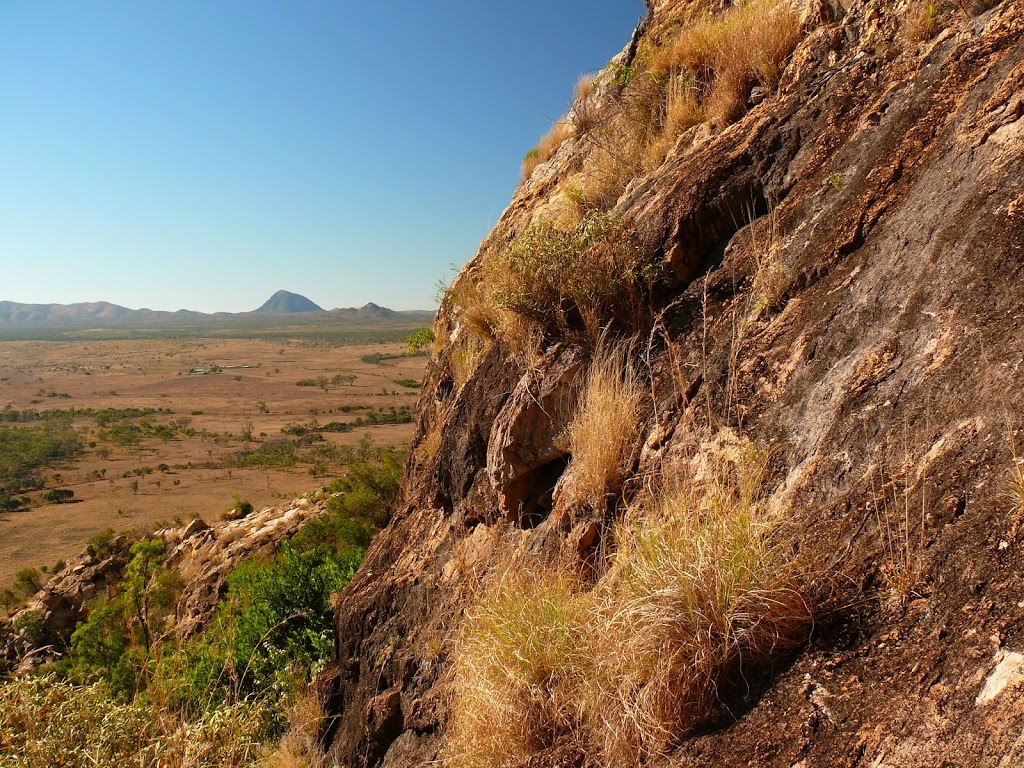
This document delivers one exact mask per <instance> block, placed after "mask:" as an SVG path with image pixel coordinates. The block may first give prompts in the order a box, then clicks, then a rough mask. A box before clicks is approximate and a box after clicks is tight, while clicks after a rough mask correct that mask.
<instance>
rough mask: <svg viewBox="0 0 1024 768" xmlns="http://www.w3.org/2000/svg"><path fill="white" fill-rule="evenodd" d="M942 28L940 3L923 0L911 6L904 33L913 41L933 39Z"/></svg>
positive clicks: (919, 41) (920, 41)
mask: <svg viewBox="0 0 1024 768" xmlns="http://www.w3.org/2000/svg"><path fill="white" fill-rule="evenodd" d="M941 29H942V17H941V15H940V13H939V5H938V3H936V2H932V0H923V1H920V2H916V3H914V4H913V5H911V6H910V10H909V11H908V15H907V20H906V25H905V26H904V29H903V33H904V34H905V35H906V37H907V40H909V41H910V42H912V43H923V42H925V41H927V40H931V39H932V38H933V37H935V35H937V34H938V33H939V30H941Z"/></svg>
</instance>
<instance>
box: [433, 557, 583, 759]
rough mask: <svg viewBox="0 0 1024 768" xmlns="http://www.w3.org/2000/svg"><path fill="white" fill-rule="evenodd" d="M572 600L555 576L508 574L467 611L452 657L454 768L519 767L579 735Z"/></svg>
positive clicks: (448, 750)
mask: <svg viewBox="0 0 1024 768" xmlns="http://www.w3.org/2000/svg"><path fill="white" fill-rule="evenodd" d="M575 600H576V597H575V595H574V589H573V587H572V585H571V584H570V583H569V582H568V581H567V580H565V579H564V578H562V577H560V576H559V575H557V574H553V573H547V572H545V573H538V574H528V573H524V574H511V573H507V574H505V575H503V576H502V577H501V578H499V579H498V580H497V583H495V584H494V585H493V586H492V587H491V588H490V589H489V590H488V591H487V592H486V593H484V594H483V595H482V596H481V597H480V599H479V600H478V601H477V602H476V604H475V605H474V606H473V607H472V608H471V609H470V610H469V611H468V613H467V614H466V617H465V619H464V621H463V625H462V631H461V633H460V636H459V639H458V642H457V644H456V648H455V651H454V654H453V656H454V659H455V664H454V685H453V689H454V691H455V695H454V697H453V699H452V708H451V718H450V720H449V726H448V732H447V735H446V739H445V758H446V759H447V763H448V764H449V765H450V766H452V768H477V767H478V766H479V767H482V766H488V767H489V768H501V767H502V766H508V765H516V764H519V763H520V762H522V761H523V760H524V759H526V758H528V757H529V756H530V755H532V754H534V753H536V752H538V751H540V750H543V749H545V748H547V747H550V746H552V745H553V744H554V742H555V740H556V739H557V738H559V737H560V736H562V735H563V734H565V733H568V732H572V731H573V730H574V724H573V720H574V714H573V710H572V699H571V688H572V681H571V679H570V678H569V677H568V676H569V675H570V674H571V673H572V670H574V669H575V668H576V666H577V663H576V662H574V661H572V660H571V659H572V657H573V656H574V655H575V654H577V653H578V651H579V647H580V645H579V641H578V637H577V628H576V618H575V616H576V611H575V608H574V603H575Z"/></svg>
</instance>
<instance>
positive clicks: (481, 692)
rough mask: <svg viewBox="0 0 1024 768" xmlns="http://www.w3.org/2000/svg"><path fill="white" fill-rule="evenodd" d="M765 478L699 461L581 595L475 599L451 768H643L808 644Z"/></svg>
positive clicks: (539, 591)
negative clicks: (531, 762) (554, 766)
mask: <svg viewBox="0 0 1024 768" xmlns="http://www.w3.org/2000/svg"><path fill="white" fill-rule="evenodd" d="M766 465H767V460H766V457H765V456H764V454H762V453H760V452H759V451H757V450H756V449H755V448H754V446H753V445H751V444H750V443H749V442H746V441H742V440H732V441H731V442H726V444H725V447H724V448H723V447H717V448H708V449H705V451H704V452H703V453H702V454H700V455H699V456H697V457H696V460H695V461H694V463H693V465H692V466H693V469H692V470H691V471H689V472H687V473H685V474H683V475H682V476H680V477H676V478H674V479H671V480H665V481H663V483H662V484H661V486H660V487H658V488H655V489H653V490H651V491H650V492H649V494H648V496H647V497H646V499H645V500H644V501H642V502H641V503H638V504H637V505H636V506H635V507H634V509H633V510H632V514H631V515H630V516H629V519H628V520H627V522H625V523H623V524H621V525H620V526H619V527H618V529H617V531H616V540H617V542H618V550H617V552H616V554H615V556H614V559H613V561H612V564H611V567H610V568H609V570H608V572H607V573H606V574H605V575H604V576H603V577H602V578H601V580H600V581H599V582H598V583H597V585H596V586H595V587H594V588H593V589H592V590H591V591H589V592H580V591H578V589H577V585H576V584H574V583H573V582H571V581H568V580H566V579H564V578H561V577H559V576H557V575H552V574H545V575H543V576H530V575H521V576H508V575H506V577H505V578H504V579H502V580H501V581H500V582H499V584H498V585H497V586H496V588H495V589H493V590H491V591H490V592H488V593H485V594H484V595H482V596H481V598H480V600H479V601H478V603H477V604H476V606H475V607H474V608H473V610H471V611H470V613H469V615H468V617H467V619H466V622H465V624H464V626H463V629H462V635H461V639H460V641H459V643H458V644H457V647H456V652H455V654H454V658H455V670H456V672H455V685H454V691H455V697H454V702H453V712H454V717H453V726H452V728H451V730H450V731H449V735H448V742H447V751H448V757H449V760H450V761H451V764H452V765H454V766H456V768H476V767H477V766H480V767H481V768H482V766H504V765H509V764H516V763H520V762H522V761H524V760H525V759H527V758H529V757H530V756H531V755H533V754H535V753H537V752H538V751H540V750H543V749H546V748H548V747H551V746H552V745H555V744H567V743H568V744H575V745H577V746H579V747H581V748H582V749H583V750H584V751H586V752H587V753H588V754H589V755H590V757H591V759H592V760H593V761H594V764H596V765H616V766H627V765H637V764H639V763H641V762H644V761H645V760H648V759H650V758H654V757H657V756H659V755H663V754H665V753H666V752H667V751H668V750H669V749H671V748H672V746H674V745H675V744H677V743H678V741H679V740H680V739H681V738H683V737H684V736H685V735H686V734H687V733H688V732H690V731H692V730H693V729H695V728H697V727H700V726H701V725H704V724H707V723H709V722H712V721H714V720H715V719H717V718H719V717H721V716H722V714H723V711H724V705H723V703H722V702H723V701H727V700H728V699H729V698H730V697H732V696H736V695H741V694H743V693H745V692H747V690H748V686H749V685H751V684H756V682H757V681H758V680H759V679H761V678H763V677H764V676H765V675H766V674H767V673H768V672H770V670H771V667H772V665H773V664H774V663H776V662H778V661H780V660H782V659H784V658H785V657H786V656H787V655H788V654H790V653H791V652H792V651H793V650H794V649H796V648H797V647H798V646H799V645H800V644H801V643H803V642H804V641H805V640H806V637H807V633H808V629H809V626H810V621H811V611H810V609H809V607H808V603H807V600H806V598H805V596H804V595H805V588H804V584H805V583H806V581H805V580H804V578H803V575H802V574H801V573H800V571H799V569H798V567H797V566H796V565H795V564H794V562H793V561H792V559H791V558H789V557H788V556H787V553H788V549H787V548H786V547H784V546H783V543H782V542H781V541H780V539H779V536H778V532H779V526H780V520H779V519H778V517H779V513H778V511H777V509H776V508H775V507H773V506H772V505H771V504H770V503H769V500H768V499H767V498H766V497H765V494H764V485H765V474H766Z"/></svg>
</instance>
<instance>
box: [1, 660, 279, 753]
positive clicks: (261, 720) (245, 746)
mask: <svg viewBox="0 0 1024 768" xmlns="http://www.w3.org/2000/svg"><path fill="white" fill-rule="evenodd" d="M269 716H270V713H269V712H268V711H267V710H266V708H265V707H263V706H261V705H259V704H253V703H246V702H240V703H238V704H234V705H223V706H220V707H218V708H215V709H211V711H210V712H208V713H206V714H204V715H202V716H201V717H198V718H195V719H191V720H185V719H182V718H179V717H175V716H172V715H170V714H169V713H168V712H167V711H166V710H163V709H161V708H159V707H158V706H155V705H150V704H146V703H142V702H138V701H137V702H136V703H132V704H124V703H120V702H118V701H117V700H116V699H115V698H114V697H113V696H112V695H111V694H110V692H109V691H108V690H107V689H106V688H105V687H104V686H103V685H102V684H99V683H97V684H93V685H88V686H77V685H72V684H70V683H66V682H61V681H59V680H57V679H55V678H53V677H31V678H20V679H16V680H11V681H8V682H6V683H4V684H3V685H2V686H0V754H2V755H16V756H17V760H18V761H17V762H16V763H14V764H15V765H18V766H23V767H24V768H36V767H38V768H51V766H55V765H97V766H105V767H110V768H112V767H113V766H118V768H128V767H129V766H139V768H142V767H143V766H152V765H174V766H180V768H202V767H204V766H209V767H210V768H233V767H234V766H239V767H240V766H249V765H252V764H253V763H254V762H255V761H256V760H257V759H258V758H259V757H260V755H261V754H262V751H263V745H262V744H261V742H260V734H263V733H266V731H267V728H268V718H269ZM5 765H6V763H5Z"/></svg>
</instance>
